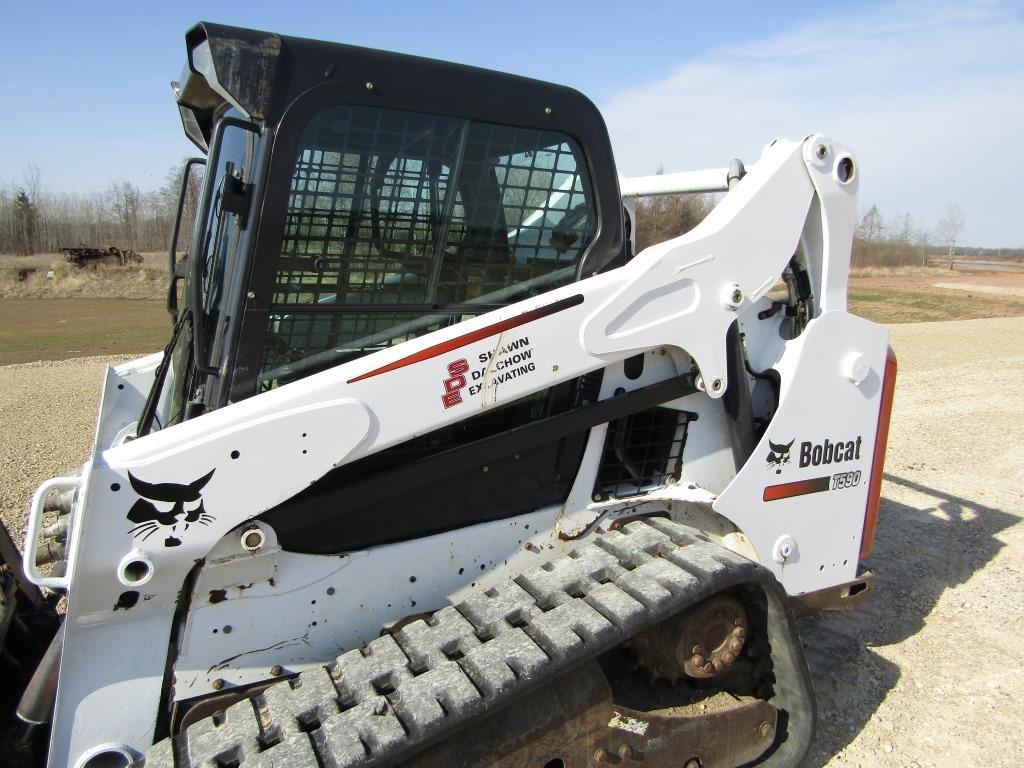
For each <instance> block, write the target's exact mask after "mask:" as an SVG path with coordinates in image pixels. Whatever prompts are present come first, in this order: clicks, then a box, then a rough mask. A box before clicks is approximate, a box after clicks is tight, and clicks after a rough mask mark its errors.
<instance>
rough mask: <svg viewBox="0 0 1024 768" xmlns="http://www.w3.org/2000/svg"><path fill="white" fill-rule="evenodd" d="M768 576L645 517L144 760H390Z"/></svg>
mask: <svg viewBox="0 0 1024 768" xmlns="http://www.w3.org/2000/svg"><path fill="white" fill-rule="evenodd" d="M766 574H767V571H765V570H764V569H763V568H761V567H760V566H758V565H757V564H756V563H754V562H752V561H750V560H747V559H746V558H744V557H741V556H739V555H736V554H734V553H732V552H730V551H729V550H726V549H724V548H722V547H720V546H718V545H716V544H713V543H711V542H710V541H707V540H705V539H702V538H697V537H695V536H694V535H693V533H692V532H691V531H690V530H689V529H686V528H684V527H683V526H680V525H678V524H676V523H673V522H671V521H669V520H665V519H660V518H653V519H648V520H642V521H641V520H638V521H633V522H631V523H629V524H628V525H626V526H624V527H623V528H621V529H620V530H617V531H612V532H608V533H600V534H598V535H595V536H594V537H592V538H590V539H589V540H586V543H581V545H580V546H579V547H577V548H576V549H574V550H572V551H571V552H569V553H568V554H566V555H562V556H560V557H558V558H557V559H555V560H552V561H551V562H549V563H545V564H544V565H541V566H539V567H537V568H533V569H532V570H529V571H527V572H525V573H523V574H521V575H519V576H517V577H515V578H513V579H509V580H506V581H503V582H501V583H499V584H497V585H495V586H493V587H491V588H490V589H488V590H486V591H481V592H477V593H475V594H473V595H472V596H470V597H469V598H467V599H466V600H464V601H463V602H461V603H459V604H458V605H455V606H451V605H449V606H447V607H445V608H442V609H441V610H439V611H437V612H436V613H434V614H433V615H432V616H431V617H430V619H429V621H423V620H417V621H415V622H412V623H410V624H408V625H406V626H405V627H403V628H402V629H400V630H399V631H398V632H396V633H395V634H393V635H383V636H381V637H379V638H377V639H375V640H373V641H371V642H370V643H369V644H368V645H367V646H365V647H363V648H361V649H356V650H352V651H348V652H346V653H344V654H343V655H341V656H339V657H338V658H337V660H336V661H335V662H334V663H332V664H329V665H327V666H326V667H323V668H318V669H313V670H309V671H306V672H303V673H302V674H300V675H298V676H297V677H296V678H293V679H291V680H287V681H282V682H281V683H279V684H277V685H272V686H270V687H269V688H267V689H265V690H264V691H263V692H262V693H260V694H258V695H256V696H255V697H253V698H251V699H246V700H243V701H241V702H239V703H237V704H234V705H232V706H230V707H228V708H227V709H226V710H224V712H223V713H218V714H216V715H214V716H213V717H210V718H206V719H205V720H201V721H199V722H197V723H195V724H193V725H192V726H191V727H189V728H188V729H187V730H186V731H185V732H184V733H183V734H180V735H178V736H176V737H175V738H174V739H173V741H172V740H171V739H165V740H163V741H161V742H158V743H157V744H155V745H154V746H153V747H151V748H150V749H149V750H148V751H147V752H146V755H145V765H146V766H148V767H149V768H157V767H158V766H159V767H161V768H163V767H167V768H169V767H171V766H176V767H177V768H222V767H223V766H229V765H236V764H238V765H242V766H245V768H264V767H265V766H266V767H268V768H269V766H289V767H290V768H307V766H308V768H319V766H325V767H326V768H356V767H357V766H359V767H360V768H362V767H364V766H365V767H369V766H383V765H391V764H394V763H395V762H397V761H400V760H402V759H404V758H408V757H409V756H410V755H412V754H413V753H415V752H417V751H419V750H421V749H423V748H425V747H426V746H427V745H429V744H432V743H436V742H437V741H439V740H441V739H442V738H444V737H445V736H447V735H449V734H450V733H452V732H453V731H454V730H456V729H458V728H461V727H463V726H465V725H466V724H467V723H468V722H470V721H472V720H474V719H476V718H478V717H481V716H486V715H488V714H491V713H492V712H494V711H495V710H497V709H498V708H499V707H501V706H503V705H504V704H506V703H507V702H508V701H510V700H511V699H512V698H514V697H518V696H519V695H521V694H523V693H526V692H527V691H528V690H530V689H532V688H533V687H535V686H537V685H540V684H544V683H547V682H550V681H551V680H552V679H553V678H554V677H556V676H558V675H560V674H562V673H564V672H565V671H566V670H567V669H568V668H570V667H572V666H575V665H576V664H577V663H579V662H582V661H584V660H586V659H589V658H593V657H595V656H597V655H598V654H601V653H603V652H605V651H607V650H609V649H611V648H614V647H615V646H617V645H619V644H620V643H622V642H623V641H624V640H625V639H626V638H628V637H630V636H631V635H633V634H635V633H636V632H638V631H640V630H642V629H644V628H645V627H648V626H651V625H653V624H656V623H658V622H661V621H663V620H665V619H666V618H668V617H670V616H672V615H674V614H676V613H678V612H679V611H681V610H683V609H685V608H687V607H689V606H691V605H694V604H695V603H697V602H699V601H701V600H703V599H704V598H706V597H709V596H710V595H712V594H714V593H715V592H718V591H720V590H721V589H724V588H727V587H729V586H733V585H736V584H741V583H749V582H759V583H761V584H762V585H764V584H765V576H766ZM767 579H769V580H770V584H775V580H774V578H772V577H771V576H770V574H767ZM769 586H770V585H769ZM802 663H803V662H802V658H801V659H800V664H802ZM812 707H813V705H812ZM811 717H812V718H813V712H812V714H811Z"/></svg>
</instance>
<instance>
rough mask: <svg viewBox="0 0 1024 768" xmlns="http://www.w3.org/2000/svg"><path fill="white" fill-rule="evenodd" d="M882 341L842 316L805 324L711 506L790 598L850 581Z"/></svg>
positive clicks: (883, 336) (882, 334)
mask: <svg viewBox="0 0 1024 768" xmlns="http://www.w3.org/2000/svg"><path fill="white" fill-rule="evenodd" d="M888 339H889V331H888V329H886V328H885V327H884V326H880V325H876V324H875V323H871V322H869V321H867V320H864V319H862V318H859V317H856V316H854V315H849V314H847V313H845V312H826V313H825V314H823V315H821V316H820V317H818V318H816V319H815V320H812V321H811V322H810V323H809V324H808V326H807V328H806V330H805V331H804V333H803V334H802V335H801V336H799V337H798V338H797V339H795V340H794V341H792V342H790V343H789V345H788V348H787V350H786V353H785V354H784V355H783V357H782V360H781V361H780V363H779V365H778V369H779V372H780V374H781V376H782V392H781V402H780V403H779V409H778V413H777V414H776V416H775V418H774V419H773V421H772V422H771V424H770V425H769V427H768V430H767V431H766V432H765V434H764V436H763V437H762V439H761V441H760V442H759V443H758V445H757V447H756V448H755V449H754V453H753V455H752V456H751V458H750V460H749V461H748V462H747V463H746V464H745V465H744V466H743V468H742V469H741V470H740V471H739V473H738V474H737V475H736V477H735V479H733V481H732V482H731V483H730V484H729V486H728V487H727V488H726V489H725V490H724V491H723V492H722V494H721V495H720V496H719V497H718V499H717V500H716V501H715V503H714V509H715V511H716V512H718V513H720V514H722V515H724V516H725V517H727V518H728V519H730V520H732V521H733V522H734V523H735V524H736V525H737V526H738V527H739V528H740V529H741V530H742V531H743V532H744V533H745V534H746V535H747V537H748V538H749V539H750V541H751V543H752V544H753V545H754V548H755V549H756V551H757V555H758V560H760V562H761V563H763V564H765V565H766V566H768V567H769V568H771V569H772V570H773V571H774V573H775V575H776V576H777V577H778V578H779V580H780V581H781V582H782V583H783V585H785V587H786V591H787V592H789V593H790V594H791V595H796V594H801V593H803V592H810V591H813V590H816V589H822V588H824V587H828V586H831V585H833V584H838V583H841V582H843V581H850V580H852V579H854V578H855V577H856V572H857V562H858V553H859V551H860V538H861V532H862V529H863V526H864V510H865V507H866V504H867V493H868V478H869V475H870V472H871V456H872V451H873V448H874V444H875V429H876V426H877V423H878V409H879V405H880V402H881V394H882V376H883V374H884V372H885V357H886V350H887V346H888ZM858 357H859V358H861V359H862V361H863V363H864V364H865V365H866V369H865V370H859V371H857V372H856V374H857V375H858V376H860V375H861V374H863V379H862V380H861V381H859V382H857V381H854V380H852V379H851V378H850V376H849V375H848V374H851V373H853V371H852V370H851V363H852V361H853V360H854V359H856V358H858ZM773 445H774V446H777V447H780V448H781V447H784V448H785V450H775V449H774V448H773ZM787 551H788V552H789V554H788V555H786V552H787Z"/></svg>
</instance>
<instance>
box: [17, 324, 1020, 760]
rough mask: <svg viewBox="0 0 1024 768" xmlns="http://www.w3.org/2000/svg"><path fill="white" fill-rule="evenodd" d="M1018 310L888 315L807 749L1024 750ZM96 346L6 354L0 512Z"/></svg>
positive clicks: (68, 455)
mask: <svg viewBox="0 0 1024 768" xmlns="http://www.w3.org/2000/svg"><path fill="white" fill-rule="evenodd" d="M1022 338H1024V318H1021V317H1016V318H997V319H986V320H969V321H962V322H947V323H925V324H915V325H897V326H894V328H893V346H894V347H895V349H896V352H897V355H898V356H899V359H900V377H899V381H898V384H897V394H896V405H895V414H894V417H893V425H892V430H891V432H890V443H889V459H888V463H887V475H886V476H887V482H886V483H885V485H884V487H883V493H884V501H883V507H882V518H881V523H880V526H879V531H878V543H877V546H876V548H875V553H874V555H873V556H872V558H871V560H870V564H871V565H872V566H873V567H874V568H876V569H877V570H878V573H879V576H878V589H877V593H876V595H875V596H874V598H873V600H872V601H871V602H869V603H868V605H867V606H865V607H864V608H863V609H861V610H860V611H857V612H853V613H849V614H826V615H823V616H819V617H816V618H812V619H805V620H803V621H802V622H801V624H802V632H803V638H804V642H805V645H806V647H807V650H808V656H809V660H810V664H811V668H812V673H813V675H814V679H815V686H816V689H817V692H818V700H819V704H818V706H819V717H820V727H819V736H818V741H817V744H816V747H815V751H814V754H813V761H812V764H814V765H824V764H827V765H829V766H864V767H865V768H866V767H867V766H922V767H924V766H956V767H957V768H960V767H961V766H964V765H984V766H1018V765H1022V764H1024V736H1022V733H1021V723H1022V722H1024V703H1022V701H1024V699H1022V696H1021V695H1020V691H1021V690H1024V599H1022V597H1021V581H1022V577H1024V525H1022V524H1021V518H1022V515H1024V400H1022V390H1024V343H1022V342H1021V339H1022ZM102 363H103V361H102V360H101V359H99V358H90V359H84V360H68V361H62V362H55V363H33V364H28V365H18V366H7V367H0V429H2V433H3V436H2V439H0V458H2V460H3V474H2V477H0V512H2V514H3V519H4V522H5V523H6V524H7V525H8V526H10V527H11V528H12V530H14V531H20V530H21V523H22V519H23V514H24V509H25V506H26V504H27V502H28V497H29V495H30V494H31V492H32V490H33V488H34V487H35V486H36V485H37V484H38V483H39V482H41V481H42V480H44V479H46V478H47V477H49V476H51V475H53V474H56V473H59V472H61V471H63V470H66V469H69V468H71V467H73V466H74V465H75V464H76V463H77V462H79V461H81V460H82V459H84V458H85V456H86V455H87V452H88V446H89V441H90V439H91V434H92V422H93V418H94V415H95V401H96V395H97V388H98V384H99V378H100V374H101V371H102Z"/></svg>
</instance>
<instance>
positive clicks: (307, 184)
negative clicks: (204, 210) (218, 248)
mask: <svg viewBox="0 0 1024 768" xmlns="http://www.w3.org/2000/svg"><path fill="white" fill-rule="evenodd" d="M300 146H301V149H300V150H299V152H298V155H297V159H296V165H295V170H294V173H293V176H292V180H291V194H290V197H289V203H288V209H287V211H286V219H285V229H284V234H283V238H282V242H281V254H280V257H279V260H278V264H277V268H276V273H275V277H276V279H275V283H274V288H273V299H272V301H273V304H274V307H273V309H274V310H275V311H272V313H271V316H270V319H269V325H268V332H267V341H266V344H265V350H264V363H263V365H262V371H263V373H264V375H263V377H262V378H263V380H264V381H265V382H266V381H271V380H273V378H274V377H272V376H268V375H266V374H267V373H268V371H270V370H271V369H274V368H278V367H280V366H281V365H282V364H286V363H290V362H293V361H296V360H301V359H303V358H306V357H309V356H315V355H317V354H319V353H322V352H324V351H326V350H331V349H339V348H340V349H343V350H345V351H344V353H343V354H342V356H341V358H339V359H337V360H336V361H335V363H337V362H341V361H342V359H351V358H352V357H353V356H357V355H358V354H365V353H368V352H370V351H374V350H376V349H380V348H383V347H384V346H391V345H392V344H396V343H399V342H400V341H404V340H406V339H407V338H410V336H409V335H408V334H407V333H404V332H395V333H393V334H391V336H390V337H389V338H388V339H387V340H386V341H385V342H380V341H377V342H374V343H372V344H362V345H361V344H353V342H354V341H356V340H357V339H358V338H359V337H360V335H366V334H380V333H383V332H385V331H386V330H387V328H388V322H389V317H390V320H391V321H393V322H394V323H396V324H402V323H407V322H408V321H409V320H410V319H411V318H413V317H416V316H418V315H423V314H431V313H432V312H437V311H438V310H440V309H441V308H442V307H445V308H449V307H450V308H452V310H451V314H450V315H449V316H448V319H447V322H449V323H450V322H458V321H460V320H461V319H463V317H464V316H466V314H467V313H468V314H470V315H472V314H475V313H476V311H475V310H474V309H473V306H472V305H490V306H487V307H486V308H481V309H480V310H479V311H486V310H487V309H492V308H493V307H494V306H495V305H501V304H506V303H510V302H514V301H517V300H520V299H522V298H524V297H526V296H528V295H535V294H536V293H540V292H542V291H546V290H550V289H551V288H554V287H556V286H558V285H562V284H565V283H568V282H571V281H572V280H574V279H575V275H576V266H577V264H578V262H579V259H580V258H581V256H582V254H583V253H584V251H585V250H586V247H587V245H589V242H590V240H591V239H592V237H593V235H594V232H595V230H596V225H597V215H596V208H595V201H594V199H593V193H592V189H591V185H590V181H589V178H587V176H586V168H585V163H584V162H583V161H582V152H581V151H580V149H579V147H578V146H577V145H576V144H575V143H574V142H573V141H572V140H571V139H569V138H568V137H565V136H563V135H561V134H558V133H555V132H551V131H539V130H533V129H522V128H513V127H509V126H498V125H490V124H486V123H477V122H470V121H466V120H458V119H453V118H446V117H440V116H436V115H425V114H418V113H408V112H400V111H395V110H383V109H375V108H369V107H334V108H331V109H328V110H325V111H324V112H321V113H320V114H318V115H317V116H316V117H315V118H314V119H313V120H312V121H311V122H310V124H309V125H308V127H307V128H306V130H305V132H304V134H303V137H302V140H301V144H300ZM381 305H394V306H395V307H396V312H395V313H393V314H389V313H382V312H381V311H380V309H379V307H380V306H381ZM462 305H469V306H462ZM298 307H305V308H306V311H307V312H308V311H309V310H310V309H312V308H313V307H315V308H316V309H317V310H318V311H322V314H321V315H318V316H313V315H310V314H302V313H298V312H296V311H295V309H297V308H298ZM371 307H372V311H370V310H371ZM399 310H401V311H399ZM407 310H408V311H407ZM444 324H445V320H443V319H438V320H437V322H436V323H433V324H432V325H430V326H429V328H430V329H433V330H436V328H438V327H442V326H443V325H444ZM427 329H428V326H423V327H422V328H420V329H418V331H417V333H422V332H426V330H427ZM296 370H297V369H296Z"/></svg>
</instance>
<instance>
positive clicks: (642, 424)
mask: <svg viewBox="0 0 1024 768" xmlns="http://www.w3.org/2000/svg"><path fill="white" fill-rule="evenodd" d="M687 424H688V417H687V415H686V413H685V412H682V411H676V410H673V409H671V408H651V409H650V410H646V411H640V412H639V413H634V414H632V415H630V416H627V417H626V418H624V419H618V420H616V421H613V422H611V423H609V424H608V434H607V436H606V438H605V443H604V452H603V453H602V455H601V464H600V467H599V469H598V473H597V482H596V483H595V486H594V494H595V496H597V497H599V498H609V497H616V498H621V497H623V496H635V495H637V494H641V493H645V492H647V491H649V490H651V489H653V488H657V487H659V486H662V485H664V484H665V483H667V482H669V481H670V480H678V479H679V475H680V472H681V470H682V456H683V446H684V445H685V443H686V427H687Z"/></svg>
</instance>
